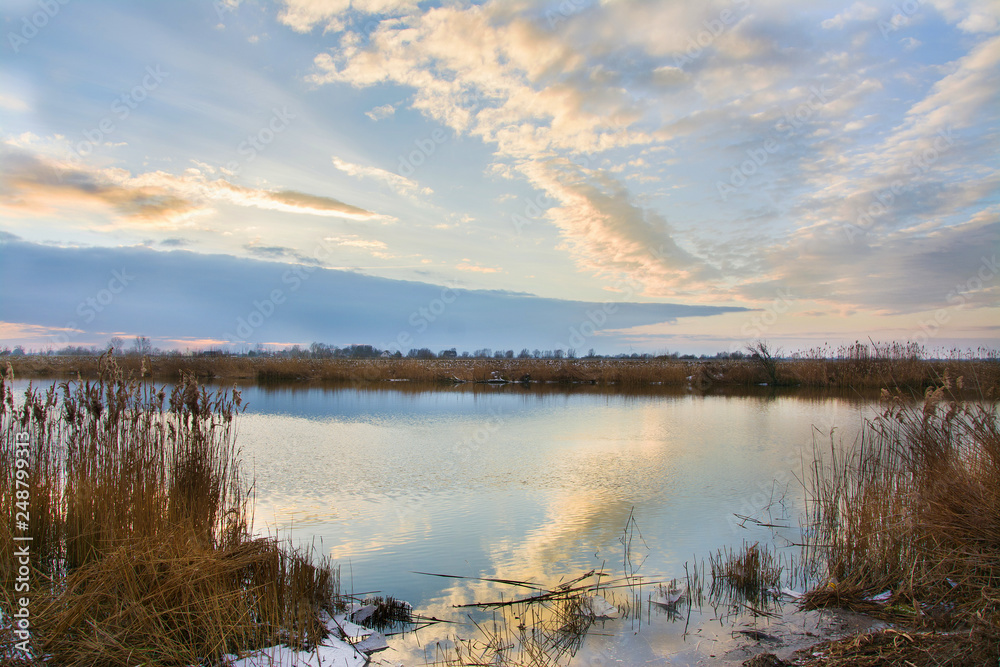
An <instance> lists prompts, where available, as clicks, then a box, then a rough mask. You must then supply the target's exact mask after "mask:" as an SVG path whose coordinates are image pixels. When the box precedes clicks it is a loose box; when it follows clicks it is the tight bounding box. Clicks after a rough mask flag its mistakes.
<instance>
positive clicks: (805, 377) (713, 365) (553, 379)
mask: <svg viewBox="0 0 1000 667" xmlns="http://www.w3.org/2000/svg"><path fill="white" fill-rule="evenodd" d="M9 360H10V363H11V366H12V367H13V369H14V372H15V373H16V374H17V375H18V376H19V377H50V376H60V375H61V376H66V375H77V374H79V375H82V376H83V377H96V375H97V373H98V370H99V364H98V362H97V358H95V357H89V356H70V357H59V356H23V357H11V358H10V359H9ZM119 363H120V364H121V365H122V367H123V368H125V369H127V370H130V371H132V372H134V373H139V372H141V371H143V369H144V372H145V373H147V374H149V375H151V376H153V377H155V378H158V379H162V380H169V381H175V380H177V379H178V378H180V377H181V376H182V375H184V374H188V375H192V376H195V377H198V378H201V379H216V380H219V379H224V380H237V379H239V380H253V381H286V380H293V381H327V382H354V383H358V382H385V381H390V380H412V381H416V382H438V383H452V382H490V381H505V382H523V383H526V384H531V383H566V384H571V383H585V384H597V385H604V386H616V387H623V388H630V387H642V386H650V385H667V386H691V387H693V388H695V389H699V390H703V391H705V390H709V389H711V388H712V387H718V386H733V387H738V386H755V385H759V384H762V383H767V384H769V385H777V386H801V387H810V388H837V389H848V388H853V389H876V390H877V389H880V388H882V387H898V388H903V389H909V390H914V391H918V392H921V393H922V392H923V390H924V389H925V388H926V387H929V386H932V385H935V384H938V383H939V382H940V380H941V378H943V377H944V376H945V374H946V373H947V374H948V375H950V376H951V377H958V376H963V377H965V378H966V380H967V383H968V385H969V386H970V387H971V386H973V385H974V386H975V387H976V388H977V389H978V390H980V391H983V392H985V391H988V390H989V389H990V388H996V387H998V386H1000V361H998V360H997V359H994V358H987V359H975V360H973V359H950V360H943V361H930V360H926V361H925V360H920V359H914V358H910V357H906V356H902V355H893V354H892V353H890V352H888V351H876V350H872V351H871V352H870V353H867V354H860V353H859V354H857V355H856V356H847V357H844V358H799V359H775V360H773V363H770V364H769V363H765V360H762V359H760V358H759V357H745V358H743V359H728V360H696V361H690V360H680V359H601V358H597V359H408V358H403V359H393V358H388V359H310V358H276V357H238V356H231V357H184V356H153V357H146V358H140V357H134V356H126V357H123V358H122V359H121V360H120V361H119Z"/></svg>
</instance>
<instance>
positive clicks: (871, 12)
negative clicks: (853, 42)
mask: <svg viewBox="0 0 1000 667" xmlns="http://www.w3.org/2000/svg"><path fill="white" fill-rule="evenodd" d="M878 17H879V9H878V8H877V7H872V6H871V5H868V4H865V3H863V2H855V3H854V4H853V5H851V6H850V7H848V8H847V9H845V10H844V11H842V12H840V13H839V14H837V15H836V16H834V17H833V18H832V19H826V20H825V21H823V23H822V24H821V25H822V26H823V27H824V28H826V29H827V30H832V29H839V28H843V27H844V26H845V25H847V24H848V23H854V22H856V21H875V20H876V19H877V18H878Z"/></svg>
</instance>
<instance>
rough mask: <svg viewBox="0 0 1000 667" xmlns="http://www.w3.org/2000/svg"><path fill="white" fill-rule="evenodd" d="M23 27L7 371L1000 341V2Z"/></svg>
mask: <svg viewBox="0 0 1000 667" xmlns="http://www.w3.org/2000/svg"><path fill="white" fill-rule="evenodd" d="M0 8H2V13H0V17H2V28H3V44H0V346H7V347H12V346H14V345H23V346H25V347H27V348H29V349H36V350H43V349H49V348H54V349H58V348H60V347H63V346H64V345H67V344H69V345H103V344H105V343H106V342H107V341H108V340H109V339H110V338H111V337H112V336H121V337H124V338H126V339H128V338H131V337H134V336H139V335H142V336H148V337H150V338H151V339H152V342H153V344H154V345H156V346H158V347H162V348H174V349H182V350H194V349H204V348H209V347H228V348H230V349H246V348H248V347H253V346H257V345H264V346H271V347H274V346H284V345H292V344H300V345H305V346H307V345H309V343H311V342H313V341H319V342H324V343H328V344H333V345H339V346H343V345H348V344H374V345H376V346H380V347H382V348H390V349H401V350H402V351H403V352H404V353H405V352H406V351H407V350H408V349H409V348H411V347H413V348H420V347H430V348H431V349H433V350H435V351H436V350H439V349H444V348H450V347H457V348H459V349H460V350H461V349H467V350H470V351H471V350H474V349H478V348H482V347H491V348H494V349H515V350H519V349H521V348H528V349H542V350H547V349H569V348H574V349H576V350H577V351H578V352H579V353H583V352H585V351H587V350H588V349H591V348H594V349H596V350H597V351H598V352H602V353H618V352H630V351H637V352H653V353H664V352H672V351H680V352H682V353H685V352H691V353H714V352H718V351H726V350H733V349H740V348H743V347H745V346H746V345H747V344H748V343H750V342H752V341H754V340H757V339H766V340H768V341H770V342H771V343H772V345H774V346H776V347H779V348H781V349H782V350H784V351H788V352H790V351H795V350H807V349H810V348H814V347H823V346H826V347H827V348H828V349H835V348H836V347H837V346H838V345H841V344H845V343H850V342H853V341H855V340H862V341H867V340H869V339H872V340H875V341H915V342H917V343H920V344H922V345H925V347H926V348H927V349H928V350H942V349H950V348H955V347H957V348H960V349H970V350H973V351H975V350H976V349H977V348H978V347H980V346H986V347H992V348H996V347H997V346H998V343H1000V276H998V273H1000V269H998V268H997V263H996V262H997V258H996V256H997V251H998V250H1000V197H998V191H1000V169H998V155H1000V124H998V116H1000V3H998V2H996V1H995V0H993V1H983V0H972V1H968V2H963V1H959V0H924V1H922V2H920V1H917V0H906V1H904V2H871V3H868V2H855V3H853V4H852V3H850V2H823V1H817V2H811V3H805V4H804V3H799V2H795V3H793V2H788V1H764V0H723V1H720V2H711V1H710V2H698V3H695V2H671V1H665V0H658V1H652V2H641V1H634V2H628V1H624V0H622V1H614V0H605V1H603V2H602V1H598V0H561V1H560V2H555V1H552V2H528V1H520V0H511V1H504V2H461V1H458V0H455V1H451V2H424V1H419V2H418V1H415V0H279V1H276V2H266V1H263V0H260V1H256V2H255V1H250V0H221V1H218V2H207V1H199V2H194V1H190V2H185V1H177V2H142V3H128V2H100V1H97V0H94V1H87V2H85V1H84V0H62V1H60V0H4V1H3V2H0Z"/></svg>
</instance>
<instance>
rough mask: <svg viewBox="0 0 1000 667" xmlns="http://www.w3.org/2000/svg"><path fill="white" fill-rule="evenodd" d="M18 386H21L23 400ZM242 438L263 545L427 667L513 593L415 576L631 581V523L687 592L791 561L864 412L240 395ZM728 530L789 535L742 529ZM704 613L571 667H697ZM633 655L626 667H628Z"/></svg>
mask: <svg viewBox="0 0 1000 667" xmlns="http://www.w3.org/2000/svg"><path fill="white" fill-rule="evenodd" d="M18 384H22V385H23V384H25V383H23V382H19V383H18ZM36 384H37V382H36ZM241 391H242V394H243V398H244V400H245V402H246V403H247V406H248V407H247V409H246V412H245V414H244V415H243V416H242V417H241V419H240V421H239V427H238V443H239V445H240V447H241V449H242V454H243V459H244V462H245V463H246V464H247V465H248V466H249V467H251V468H252V471H253V473H254V476H255V479H256V498H257V503H256V515H255V527H256V529H257V530H258V531H260V532H262V533H265V532H267V533H271V534H275V533H277V534H278V535H280V536H282V537H290V538H291V539H292V540H293V541H296V542H298V543H300V544H305V545H315V547H316V548H317V549H319V550H321V552H323V553H326V554H329V555H330V556H331V557H332V558H333V560H334V561H335V562H336V563H338V564H339V565H340V566H341V574H342V589H343V590H344V591H345V592H355V593H361V592H368V591H379V592H381V593H382V594H388V595H392V596H394V597H396V598H399V599H403V600H407V601H409V602H410V603H412V604H413V605H414V606H415V607H416V609H417V611H418V612H419V613H421V614H424V615H427V616H435V617H438V618H445V619H453V620H456V621H461V622H465V625H464V626H463V625H439V626H434V627H431V628H426V629H424V630H422V631H421V632H420V633H417V634H416V635H413V634H412V633H411V634H409V635H406V636H403V637H400V638H394V639H393V641H392V647H391V648H390V649H389V650H388V651H386V652H383V653H382V654H379V656H378V657H379V660H382V661H384V664H395V663H399V662H403V663H405V664H408V665H414V664H423V662H424V659H425V656H427V657H430V658H433V655H434V652H433V646H434V643H435V642H436V641H438V640H447V639H448V638H451V637H454V636H456V635H458V636H466V637H467V636H470V635H471V634H473V633H472V630H473V627H472V626H471V624H470V623H469V622H468V621H469V619H468V617H467V615H466V612H467V610H463V609H456V608H455V607H454V606H453V605H456V604H465V603H471V602H477V601H486V600H496V599H499V597H500V595H501V594H502V595H504V596H505V597H507V598H509V597H510V596H511V594H512V593H513V592H515V591H513V590H512V589H510V588H507V589H503V590H500V589H498V588H497V587H496V586H495V585H493V584H488V583H485V582H474V581H468V580H454V579H441V578H435V577H429V576H425V575H421V574H416V573H417V572H435V573H442V574H451V575H462V576H468V577H493V578H504V579H516V580H521V581H533V582H538V583H542V584H547V585H548V584H554V583H556V582H558V581H559V580H560V579H563V580H565V579H569V578H572V577H574V576H577V575H579V574H581V573H583V572H585V571H588V570H590V569H594V568H601V567H604V568H605V569H606V570H608V571H609V572H613V573H617V574H618V575H621V574H622V572H623V546H622V543H621V541H620V538H621V537H622V533H623V529H624V528H625V527H626V524H627V522H628V518H629V516H630V513H631V514H632V515H633V516H634V518H635V521H636V524H635V525H636V526H637V528H638V530H639V531H641V539H636V540H633V553H632V557H633V562H634V564H635V565H636V566H637V567H638V574H641V575H644V576H646V577H648V578H651V579H670V578H673V577H678V578H683V577H684V563H685V562H687V561H694V560H697V561H699V562H700V561H702V560H707V557H708V555H709V554H710V553H714V552H715V551H716V550H718V549H720V548H722V547H727V546H737V547H738V546H740V545H741V544H742V543H743V541H744V540H747V541H750V542H754V541H762V542H766V543H768V544H772V545H774V546H776V547H777V548H778V549H779V550H780V551H782V552H783V553H786V554H789V555H792V554H797V549H796V548H794V547H788V546H787V545H788V544H789V541H794V540H795V539H796V538H797V537H798V531H797V526H798V522H799V519H800V516H801V512H802V490H801V486H800V484H799V482H798V479H799V478H801V470H802V466H803V463H804V461H805V462H808V461H810V460H811V458H812V452H813V447H814V444H819V445H820V446H824V447H826V446H828V443H829V442H830V432H831V430H832V431H833V432H834V437H835V439H836V440H837V441H838V442H843V443H846V444H848V445H849V444H851V443H853V442H854V440H855V438H856V436H857V434H858V432H859V429H860V426H861V424H862V421H863V418H865V417H871V416H872V415H873V414H874V413H875V403H874V401H873V400H872V399H870V398H862V397H859V396H857V395H847V394H840V395H838V394H829V393H826V394H808V393H805V392H801V391H799V392H790V393H786V394H778V395H775V394H774V393H770V392H768V391H767V390H766V389H762V391H760V392H755V393H751V394H742V395H696V394H692V393H690V392H684V391H678V390H671V389H666V388H664V389H663V390H662V391H657V392H655V393H647V394H645V395H623V394H621V393H608V392H606V391H600V390H598V388H593V387H577V388H575V389H573V390H561V389H557V388H554V387H537V386H536V387H533V388H531V389H524V388H521V387H519V386H517V387H515V386H505V387H489V386H483V385H477V386H468V385H466V386H461V387H456V388H454V389H448V388H444V389H442V388H433V389H427V390H421V389H420V388H419V387H416V386H413V385H409V384H407V383H397V384H393V385H389V386H388V387H387V388H372V387H371V386H369V387H367V388H364V387H356V386H351V387H344V386H339V387H335V386H330V387H326V386H312V385H280V386H257V385H251V386H244V387H241ZM735 514H741V515H750V516H753V517H755V518H759V519H760V520H762V521H764V522H765V523H776V524H784V525H788V526H791V527H793V528H790V529H788V530H780V529H778V530H775V529H772V528H765V527H760V526H756V525H754V524H752V523H750V524H747V525H746V526H741V525H740V522H739V520H737V519H736V518H735V516H734V515H735ZM715 614H716V612H714V611H713V610H712V609H704V610H702V611H701V612H696V613H694V615H693V617H692V619H691V623H690V627H689V628H688V629H689V633H688V634H686V635H685V634H684V627H683V626H684V623H683V622H680V623H678V622H671V621H670V620H668V619H667V618H666V617H665V616H663V615H662V614H661V615H655V614H648V613H647V614H646V616H645V617H644V618H643V620H642V623H643V625H644V627H642V628H641V629H640V631H639V632H638V633H637V632H636V627H635V623H636V620H635V619H631V620H630V621H617V622H610V623H608V624H606V626H605V627H604V628H603V630H602V631H601V632H599V633H597V634H595V635H594V636H591V637H588V639H587V641H586V642H585V644H584V647H583V650H582V651H581V652H580V653H579V654H578V655H577V656H576V658H575V659H574V661H573V664H582V665H593V664H607V663H609V662H614V661H616V660H622V661H624V662H625V663H627V664H700V661H703V660H707V659H708V656H710V655H714V654H713V653H712V651H713V650H715V649H713V648H712V647H713V643H712V642H716V641H717V640H718V639H719V638H720V637H721V636H722V635H723V634H725V633H726V632H728V633H730V636H731V630H732V628H731V626H727V625H726V624H725V623H723V622H720V621H719V620H718V618H717V616H716V615H715ZM623 656H624V657H623Z"/></svg>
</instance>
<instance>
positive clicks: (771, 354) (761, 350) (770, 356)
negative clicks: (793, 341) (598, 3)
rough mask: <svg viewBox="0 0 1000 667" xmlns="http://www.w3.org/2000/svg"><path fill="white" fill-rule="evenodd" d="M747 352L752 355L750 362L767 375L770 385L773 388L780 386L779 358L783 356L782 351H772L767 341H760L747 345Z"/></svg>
mask: <svg viewBox="0 0 1000 667" xmlns="http://www.w3.org/2000/svg"><path fill="white" fill-rule="evenodd" d="M747 351H748V352H749V353H750V360H751V361H753V362H754V363H756V364H757V365H758V366H760V367H761V369H763V371H764V373H765V374H766V375H767V379H768V384H769V385H771V386H772V387H773V386H775V385H776V384H778V358H779V357H780V356H781V350H780V349H777V350H772V349H771V346H770V345H768V343H767V341H766V340H758V341H756V342H754V343H751V344H750V345H747Z"/></svg>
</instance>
